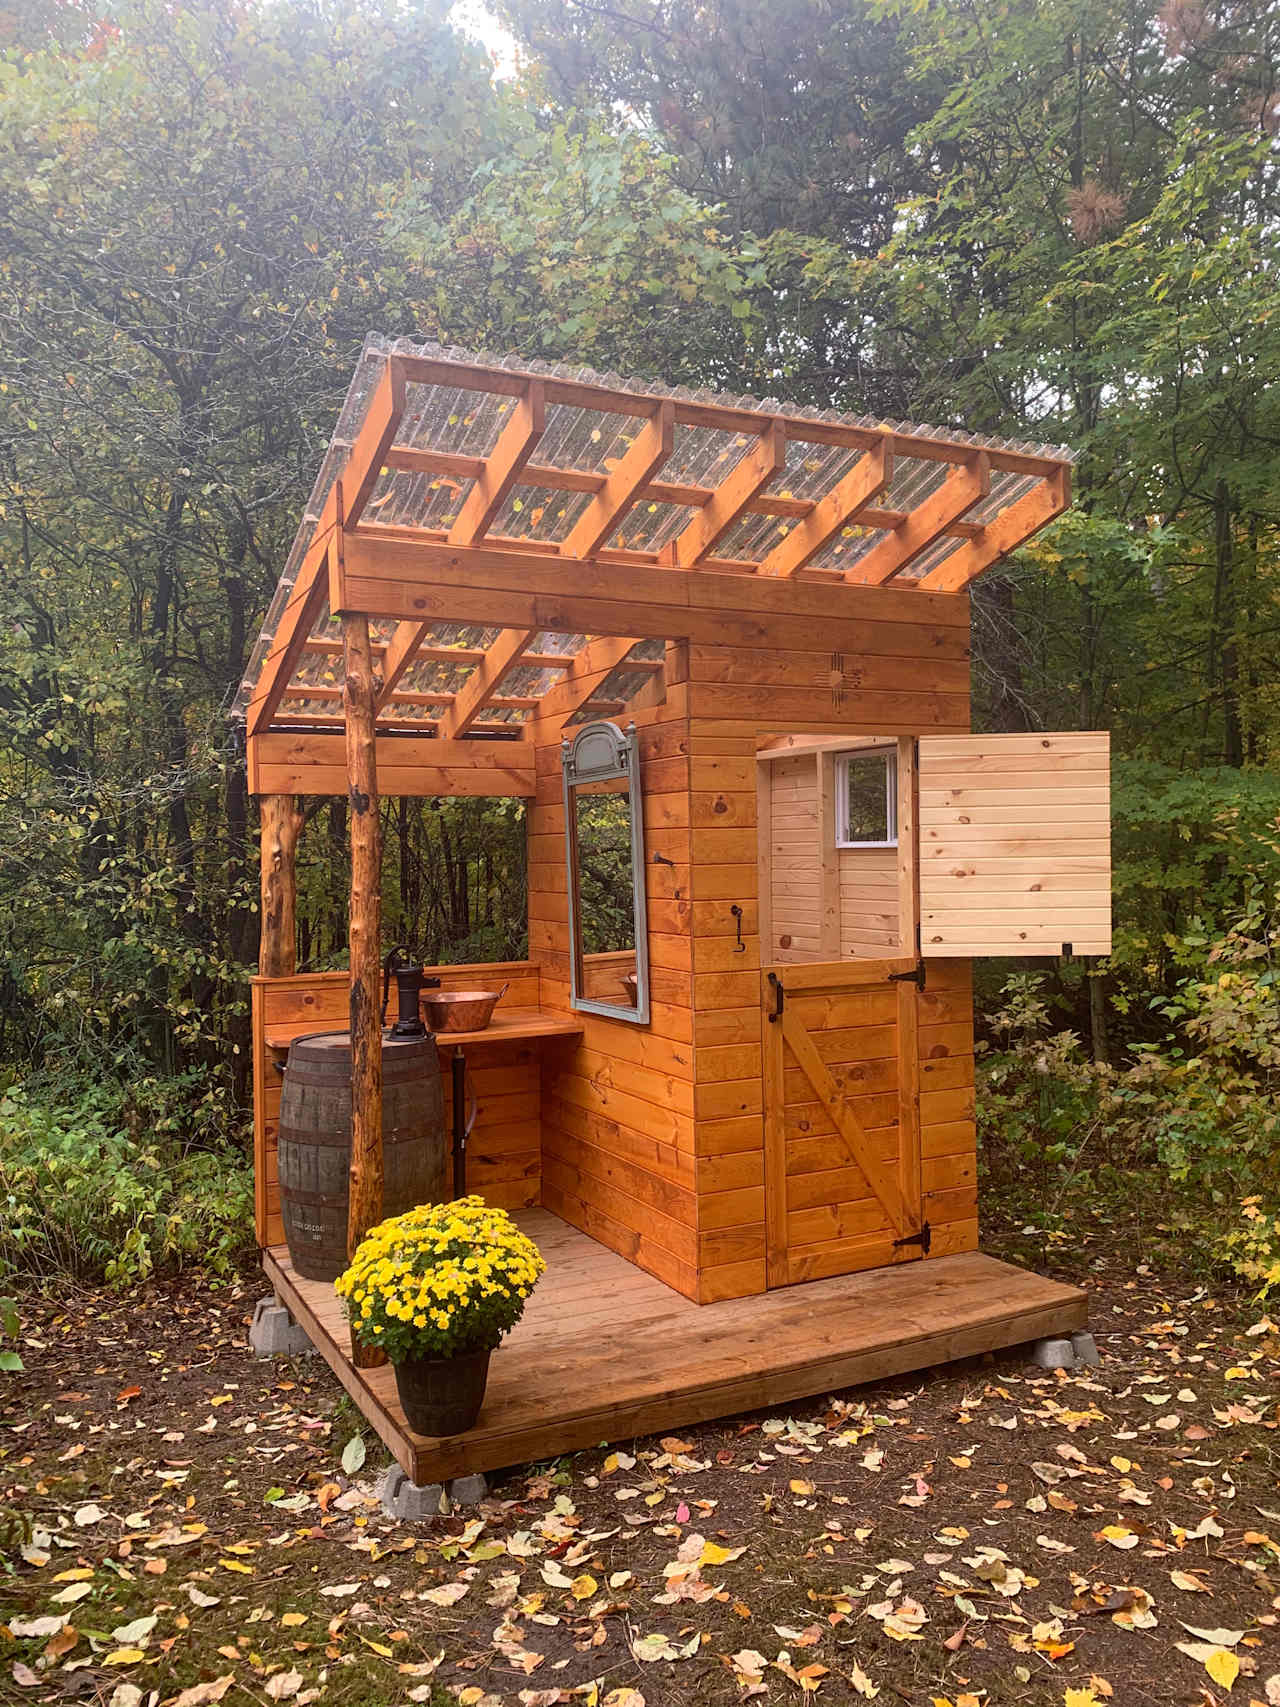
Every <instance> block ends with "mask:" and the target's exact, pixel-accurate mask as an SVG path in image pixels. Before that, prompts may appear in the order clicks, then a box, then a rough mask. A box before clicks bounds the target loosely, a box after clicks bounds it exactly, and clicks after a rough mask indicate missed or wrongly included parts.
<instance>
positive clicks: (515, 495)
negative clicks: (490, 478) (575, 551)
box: [489, 486, 591, 544]
mask: <svg viewBox="0 0 1280 1707" xmlns="http://www.w3.org/2000/svg"><path fill="white" fill-rule="evenodd" d="M590 502H591V494H590V493H589V492H564V491H561V490H560V489H559V488H558V487H552V486H513V487H512V488H511V491H510V492H509V493H508V494H507V499H506V502H505V503H504V504H503V506H502V508H501V509H500V510H499V511H498V513H497V515H496V516H495V517H494V518H493V523H492V525H491V526H490V528H489V533H490V534H491V535H493V534H501V535H502V536H503V538H505V539H540V540H547V541H550V542H552V543H555V544H558V543H559V542H560V541H561V540H562V539H564V538H565V536H566V535H567V534H568V532H569V530H570V528H571V527H572V526H573V524H574V523H575V522H576V521H577V519H578V517H579V516H580V515H581V514H582V512H583V511H584V510H585V509H586V507H587V505H588V504H589V503H590Z"/></svg>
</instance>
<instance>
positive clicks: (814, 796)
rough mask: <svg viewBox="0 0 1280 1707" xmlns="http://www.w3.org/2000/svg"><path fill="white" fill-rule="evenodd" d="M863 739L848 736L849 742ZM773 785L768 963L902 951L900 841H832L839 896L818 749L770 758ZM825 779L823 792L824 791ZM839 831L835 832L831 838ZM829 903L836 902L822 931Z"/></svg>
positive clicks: (766, 782)
mask: <svg viewBox="0 0 1280 1707" xmlns="http://www.w3.org/2000/svg"><path fill="white" fill-rule="evenodd" d="M857 744H858V743H857V742H856V741H850V743H849V745H850V748H853V747H855V746H856V745H857ZM764 769H765V776H764V779H763V786H764V787H766V788H767V789H768V791H769V800H768V812H769V822H768V826H767V828H762V831H761V833H762V835H764V836H765V837H766V838H767V843H768V854H769V857H768V860H767V862H766V863H767V867H768V873H769V875H768V883H769V932H768V942H767V945H766V949H765V953H766V956H767V959H768V963H769V964H770V965H786V964H787V963H789V962H791V963H795V962H803V961H806V960H807V961H813V960H833V959H837V958H839V959H844V958H846V957H849V956H857V955H873V956H874V955H884V954H895V953H897V951H898V946H899V937H898V853H897V849H896V848H840V847H834V846H831V847H829V848H828V855H829V857H830V858H831V859H832V860H833V861H834V874H835V875H834V897H833V898H832V899H831V900H828V899H827V897H826V896H824V891H823V858H822V854H823V840H824V832H826V831H827V830H828V828H833V827H834V826H828V824H827V818H826V815H827V814H828V813H831V814H834V812H835V801H834V798H833V783H832V775H831V766H830V765H829V764H824V763H823V761H822V756H821V755H820V754H817V753H797V754H796V755H795V756H794V757H790V758H778V759H772V760H770V761H769V763H768V764H767V765H766V766H765V767H764ZM824 787H825V792H826V797H825V798H822V796H821V793H820V791H821V790H823V789H824ZM832 839H834V838H832ZM824 903H825V905H829V906H831V908H832V913H833V916H832V918H831V919H830V921H829V925H828V928H829V932H830V934H829V935H826V934H824V930H823V918H824Z"/></svg>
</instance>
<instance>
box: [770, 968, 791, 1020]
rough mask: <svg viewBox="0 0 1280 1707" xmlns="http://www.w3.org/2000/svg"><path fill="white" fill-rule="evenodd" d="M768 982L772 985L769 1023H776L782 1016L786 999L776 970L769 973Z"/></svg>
mask: <svg viewBox="0 0 1280 1707" xmlns="http://www.w3.org/2000/svg"><path fill="white" fill-rule="evenodd" d="M769 982H770V983H771V984H772V985H773V1012H772V1013H771V1014H770V1015H769V1024H770V1025H776V1024H777V1023H778V1021H779V1020H780V1019H781V1018H782V1008H783V1004H784V1003H785V1001H786V999H787V995H786V991H785V990H784V989H783V988H782V979H781V978H779V976H778V974H777V973H776V972H771V973H770V974H769Z"/></svg>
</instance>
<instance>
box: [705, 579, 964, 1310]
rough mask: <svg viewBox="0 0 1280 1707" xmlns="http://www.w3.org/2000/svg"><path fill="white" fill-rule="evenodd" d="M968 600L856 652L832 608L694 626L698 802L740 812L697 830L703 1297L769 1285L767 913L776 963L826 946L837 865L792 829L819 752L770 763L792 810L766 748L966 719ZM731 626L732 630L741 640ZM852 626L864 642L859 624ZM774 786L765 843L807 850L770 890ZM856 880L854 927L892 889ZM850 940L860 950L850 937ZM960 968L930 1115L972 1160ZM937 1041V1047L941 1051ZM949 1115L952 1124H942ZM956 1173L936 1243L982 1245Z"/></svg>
mask: <svg viewBox="0 0 1280 1707" xmlns="http://www.w3.org/2000/svg"><path fill="white" fill-rule="evenodd" d="M931 608H932V607H931ZM885 614H886V615H887V614H888V612H887V611H886V613H885ZM956 614H958V615H959V620H958V621H948V622H947V623H946V624H937V623H934V622H931V621H929V620H923V619H922V620H920V621H918V622H913V621H912V620H910V609H909V607H907V608H906V609H904V610H895V611H894V612H893V616H894V619H895V620H892V621H881V620H876V619H873V620H869V621H868V623H867V624H866V627H865V629H863V630H862V631H861V632H860V634H859V637H858V640H857V650H856V652H855V651H854V650H853V649H852V647H850V648H849V649H848V650H846V651H844V652H843V653H842V652H840V651H838V650H833V644H832V641H833V636H832V631H831V629H830V628H829V627H827V626H825V625H824V624H823V623H822V622H821V621H820V620H815V621H814V622H813V623H812V624H811V625H810V626H809V628H808V629H807V630H806V632H805V633H804V634H803V636H801V635H799V634H798V633H797V632H796V631H795V630H794V629H789V630H788V632H787V634H786V635H785V636H783V635H781V633H779V632H775V631H771V630H769V629H762V632H761V633H760V635H759V637H758V638H757V639H755V640H754V641H753V642H752V643H749V644H748V643H740V644H732V645H718V646H713V645H710V644H705V643H702V642H700V641H694V642H691V644H690V646H689V648H688V655H689V701H688V703H689V712H690V718H689V725H688V754H689V766H690V800H691V802H695V803H697V802H699V801H700V798H701V804H700V807H699V808H698V809H696V810H695V811H694V813H693V815H692V816H693V822H694V824H695V825H699V826H700V825H702V824H708V825H710V824H715V825H723V826H726V827H724V828H712V829H708V830H706V831H700V830H699V829H695V830H694V832H693V834H694V836H695V837H696V836H697V835H699V834H700V833H702V834H705V835H707V836H708V838H709V839H708V840H707V841H706V842H704V843H701V844H696V843H695V845H694V847H693V850H692V852H693V869H692V873H691V877H690V881H691V886H692V887H691V893H692V899H693V916H692V920H691V926H692V944H693V964H694V976H693V1038H694V1043H695V1051H696V1055H695V1058H696V1068H697V1076H696V1081H695V1095H696V1103H695V1107H696V1152H697V1202H698V1230H699V1242H698V1250H699V1273H698V1290H697V1297H698V1298H699V1300H700V1301H702V1302H706V1303H710V1302H714V1301H717V1300H720V1299H727V1298H736V1297H742V1296H747V1295H750V1294H753V1293H759V1292H763V1291H764V1290H765V1288H766V1276H765V1192H764V1116H763V1107H764V1101H763V1096H764V1093H763V1085H762V1073H763V1052H762V1048H761V1027H762V1023H763V1021H762V1013H761V1005H760V966H761V940H760V936H759V934H758V928H757V927H758V925H759V922H760V920H761V919H762V918H763V919H764V920H765V921H766V928H767V931H768V942H769V944H770V946H769V948H768V950H767V963H768V964H773V963H775V962H783V963H785V962H787V961H788V959H789V957H792V956H793V957H794V958H795V959H806V958H812V957H813V953H814V951H815V950H816V947H817V943H818V940H819V938H818V931H817V925H818V922H819V919H818V911H817V906H816V905H815V895H816V894H817V893H818V891H819V889H820V883H821V879H820V873H819V866H820V859H819V847H818V835H817V831H816V818H817V815H816V813H815V817H814V823H815V835H814V845H813V857H812V863H810V859H809V854H808V851H807V849H806V848H805V846H804V842H803V834H799V835H796V836H795V837H794V838H793V837H792V835H791V832H792V831H793V830H795V831H801V830H802V826H801V823H800V818H801V813H802V811H803V808H802V806H801V801H802V799H803V791H802V789H801V786H800V782H799V779H800V777H801V776H803V775H804V774H805V772H806V770H807V774H808V776H809V777H810V778H816V775H817V772H818V768H819V767H818V764H817V762H816V759H815V756H814V755H813V754H812V753H809V754H808V755H805V754H803V753H797V754H796V755H795V756H794V757H785V758H780V759H777V760H770V761H769V763H768V765H767V766H766V767H761V768H762V769H764V768H767V769H768V770H770V771H773V770H775V769H777V770H779V775H780V778H781V779H782V780H781V781H780V783H779V791H780V792H779V799H778V804H779V805H780V806H781V815H780V816H781V821H780V823H779V822H777V821H776V815H775V802H774V797H773V793H772V785H771V786H770V788H769V790H768V792H767V793H766V792H765V791H764V779H763V778H761V777H760V776H759V775H758V773H757V763H756V752H757V748H758V746H759V745H760V743H761V741H762V740H763V739H765V738H767V737H769V736H780V735H787V734H793V735H795V736H796V737H797V739H803V738H804V737H805V736H806V735H809V734H812V735H814V736H818V737H821V736H830V735H836V736H842V737H843V736H847V737H850V745H855V744H856V743H857V740H858V738H859V737H862V736H881V737H883V736H889V735H900V734H923V733H928V732H933V731H940V730H967V729H968V727H969V697H968V659H969V629H968V621H967V608H966V607H957V608H956V609H955V610H953V612H952V615H956ZM732 638H733V636H731V635H728V634H727V635H726V639H732ZM835 638H836V640H838V641H839V642H841V643H843V644H846V645H847V644H848V641H847V637H846V636H844V635H843V634H841V635H837V636H835ZM780 767H781V768H780ZM812 786H813V785H812V784H811V788H812ZM762 796H763V799H764V814H765V815H767V818H768V825H767V831H766V834H765V837H764V845H766V846H767V847H768V848H769V850H770V852H771V853H772V852H773V851H774V850H775V848H776V849H778V850H780V851H781V850H783V849H785V853H784V858H785V859H786V860H787V861H788V862H792V861H793V862H794V865H793V869H791V870H788V871H787V872H786V873H785V874H783V875H770V876H769V877H768V878H767V879H766V885H767V887H766V890H765V893H764V894H762V893H761V881H762V880H761V867H762V865H763V864H764V863H765V862H764V861H762V860H761V858H760V853H761V841H760V838H758V837H757V834H756V824H757V820H758V818H760V816H761V808H760V800H761V797H762ZM811 798H812V794H811ZM886 852H887V853H888V854H889V861H888V862H887V864H886V870H887V871H889V872H894V871H896V856H895V855H894V852H893V850H891V849H890V850H886ZM855 857H856V856H855ZM846 870H847V876H846ZM841 878H842V881H841V885H840V891H841V892H840V894H839V897H838V902H837V904H838V906H839V910H840V914H841V928H842V930H843V928H844V924H843V921H844V918H845V915H846V907H848V908H850V909H851V908H852V906H853V904H854V902H855V897H856V901H857V904H858V905H861V903H862V900H863V897H862V895H861V893H860V891H861V890H862V889H863V888H872V889H874V890H875V891H876V894H877V895H879V893H880V892H881V891H880V879H879V877H878V875H877V877H876V879H875V880H874V882H871V883H868V884H864V883H863V882H862V881H861V879H860V876H858V875H856V866H854V865H852V864H851V865H849V866H848V867H847V868H845V869H842V870H841ZM888 881H889V882H890V883H891V884H893V883H895V882H896V879H894V878H892V877H890V878H889V880H888ZM846 890H847V898H846V893H845V892H846ZM895 897H896V892H895V891H891V893H890V895H889V897H888V898H887V899H888V900H893V901H894V904H893V905H892V908H891V907H890V905H889V904H885V905H883V906H880V905H872V907H871V911H872V913H873V914H875V915H877V916H879V917H882V918H885V919H887V918H889V917H890V914H891V912H892V916H893V917H894V918H895V919H896V916H897V907H896V898H895ZM735 903H736V904H737V905H739V906H741V907H742V909H743V921H744V937H743V941H744V952H742V953H738V952H737V939H736V934H735V933H734V931H733V919H732V915H731V914H730V913H729V912H728V909H729V907H731V906H732V905H733V904H735ZM704 909H705V910H704ZM716 909H718V910H716ZM873 928H874V927H872V926H871V925H870V924H869V923H864V925H863V926H862V929H863V930H865V931H866V932H867V935H866V936H863V937H861V938H860V937H858V936H855V935H853V934H852V932H851V936H850V947H858V948H860V949H861V950H862V952H867V953H871V952H874V949H873V947H872V943H871V932H872V930H873ZM783 935H789V936H791V937H792V939H793V941H792V944H791V945H790V947H789V948H787V949H782V948H781V946H780V945H781V938H782V936H783ZM863 944H865V948H864V947H863ZM875 946H876V947H880V945H879V944H876V945H875ZM894 946H895V947H896V942H895V945H894ZM838 952H839V953H840V954H843V953H844V952H845V945H844V944H843V942H842V943H841V946H840V949H839V950H838ZM882 952H883V950H882ZM832 958H835V955H834V954H833V956H832ZM953 972H954V976H955V977H956V978H958V979H960V980H961V981H962V983H963V988H961V987H960V986H959V985H957V986H955V987H954V988H953V987H952V985H951V984H950V983H949V982H948V983H944V984H941V985H940V986H939V988H940V990H942V991H943V992H950V994H951V996H952V997H953V998H954V1000H953V1002H952V1004H951V1007H952V1008H953V1009H954V1010H955V1013H956V1019H955V1020H954V1022H953V1023H956V1024H959V1025H960V1026H961V1027H962V1028H963V1035H962V1033H961V1032H958V1031H952V1032H951V1033H950V1034H949V1037H948V1039H947V1040H946V1041H945V1044H944V1041H943V1040H942V1039H940V1038H939V1036H938V1035H937V1034H936V1033H934V1032H933V1031H932V1030H931V1029H930V1026H929V1025H928V1024H927V1023H926V1022H925V1020H924V1018H923V1013H924V1011H925V1010H924V1009H922V1021H921V1041H920V1045H919V1047H920V1051H921V1055H922V1059H921V1084H922V1087H923V1090H922V1096H921V1120H922V1125H923V1129H924V1132H925V1142H926V1143H932V1144H934V1145H935V1146H936V1145H939V1144H941V1145H944V1146H945V1145H954V1146H955V1151H954V1153H955V1154H956V1155H960V1156H962V1157H963V1156H965V1155H967V1156H968V1157H969V1158H970V1164H971V1161H972V1154H973V1062H972V1029H971V1026H972V1010H971V1005H966V1004H969V1003H970V997H969V994H968V974H967V970H966V969H965V968H963V967H957V968H954V969H950V968H949V969H948V972H947V974H946V977H947V979H948V980H949V979H951V977H952V974H953ZM961 1010H962V1011H961ZM948 1011H951V1010H950V1009H949V1010H948ZM944 1046H945V1048H946V1049H947V1051H948V1053H947V1054H946V1055H945V1056H944V1055H941V1054H937V1053H935V1052H936V1051H937V1050H939V1049H941V1048H943V1047H944ZM926 1053H927V1054H928V1059H925V1058H924V1057H925V1055H926ZM942 1081H945V1089H944V1088H942V1084H941V1082H942ZM935 1087H936V1088H935ZM885 1095H886V1096H896V1085H890V1086H888V1087H887V1088H886V1091H885ZM944 1127H945V1128H949V1130H947V1131H943V1130H942V1128H944ZM934 1159H935V1158H930V1160H934ZM936 1159H938V1160H940V1159H941V1158H940V1157H939V1158H936ZM941 1178H942V1175H941V1174H940V1173H935V1174H931V1175H929V1176H928V1178H927V1196H926V1213H930V1214H931V1218H932V1219H934V1220H935V1221H936V1224H937V1226H938V1228H939V1233H938V1234H937V1235H936V1239H937V1242H936V1244H935V1246H934V1249H935V1251H938V1252H941V1251H942V1250H944V1249H952V1250H969V1249H972V1248H973V1247H974V1245H975V1244H976V1239H977V1222H976V1208H975V1205H976V1197H975V1196H974V1194H973V1190H972V1186H971V1185H965V1184H963V1183H962V1184H961V1185H960V1186H958V1187H952V1186H948V1187H947V1188H946V1192H947V1193H951V1192H955V1195H954V1196H952V1195H945V1194H944V1195H938V1196H936V1197H935V1195H934V1191H935V1188H936V1189H937V1191H938V1192H939V1193H941V1191H942V1188H941V1186H940V1185H939V1184H938V1182H939V1181H940V1179H941ZM830 1201H832V1202H835V1201H837V1199H834V1198H832V1199H831V1200H830Z"/></svg>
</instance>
